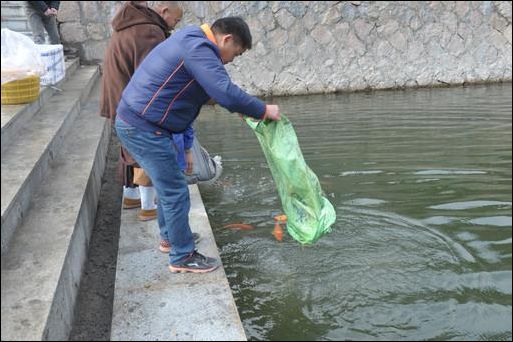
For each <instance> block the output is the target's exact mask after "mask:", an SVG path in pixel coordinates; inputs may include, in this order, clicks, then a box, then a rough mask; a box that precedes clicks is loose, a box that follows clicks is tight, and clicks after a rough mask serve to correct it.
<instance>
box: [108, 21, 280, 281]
mask: <svg viewBox="0 0 513 342" xmlns="http://www.w3.org/2000/svg"><path fill="white" fill-rule="evenodd" d="M251 44H252V38H251V33H250V31H249V27H248V25H247V24H246V23H245V22H244V21H243V20H242V19H241V18H238V17H228V18H222V19H219V20H217V21H216V22H215V23H214V24H213V25H212V27H209V26H208V25H206V24H205V25H202V26H201V27H196V26H191V27H187V28H184V29H182V30H180V31H178V32H176V33H175V34H174V35H173V36H171V37H170V38H168V39H167V40H165V41H164V42H162V43H161V44H159V45H158V46H157V47H156V48H154V49H153V50H152V51H151V52H150V53H149V54H148V56H147V57H146V58H145V59H144V61H143V62H142V63H141V65H140V66H139V68H138V69H137V70H136V71H135V73H134V75H133V77H132V79H131V80H130V82H129V83H128V85H127V87H126V88H125V90H124V91H123V95H122V97H121V101H120V102H119V105H118V108H117V117H116V124H115V125H116V131H117V134H118V137H119V139H120V141H121V143H122V144H123V145H124V146H125V148H126V149H127V150H128V151H129V152H130V154H131V155H132V156H133V157H134V158H135V160H136V161H137V162H138V163H139V165H141V166H142V168H143V169H144V170H146V171H147V173H148V175H149V176H150V179H151V180H152V182H153V184H154V185H155V189H156V191H157V194H158V198H159V201H158V208H157V210H158V211H159V215H158V216H159V220H162V221H161V222H162V223H164V225H161V231H160V235H161V238H162V239H164V240H167V241H169V244H170V245H171V249H170V252H169V257H170V265H169V270H170V271H171V272H194V273H204V272H210V271H213V270H215V269H216V268H217V267H218V266H219V264H218V262H217V260H215V259H213V258H209V257H206V256H203V255H202V254H200V253H198V252H197V251H196V249H195V244H194V240H193V238H192V233H191V229H190V226H189V210H190V200H189V190H188V188H187V183H186V180H185V178H184V175H183V173H182V171H181V170H180V168H179V166H178V163H177V159H176V151H175V149H174V148H173V139H172V134H173V133H182V132H184V131H186V130H187V129H189V127H190V126H191V125H192V123H193V121H194V120H195V119H196V117H197V116H198V114H199V112H200V109H201V106H202V105H204V104H205V103H206V102H207V101H208V100H209V99H213V100H214V101H215V102H216V103H218V104H220V105H221V106H223V107H225V108H227V109H228V110H229V111H231V112H238V113H241V114H244V115H247V116H250V117H253V118H255V119H270V120H279V119H280V113H279V108H278V106H277V105H270V104H267V105H266V104H265V103H264V102H262V101H261V100H259V99H258V98H256V97H253V96H250V95H248V94H247V93H246V92H244V91H243V90H241V89H240V88H239V87H238V86H237V85H235V84H234V83H232V81H231V80H230V77H229V76H228V73H227V72H226V69H225V67H224V64H227V63H230V62H232V61H233V59H234V58H235V57H237V56H240V55H242V54H243V53H244V52H245V51H246V50H248V49H250V48H251ZM161 222H159V223H161Z"/></svg>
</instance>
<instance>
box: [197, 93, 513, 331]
mask: <svg viewBox="0 0 513 342" xmlns="http://www.w3.org/2000/svg"><path fill="white" fill-rule="evenodd" d="M511 90H512V89H511V84H505V85H495V86H475V87H468V88H451V89H424V90H412V91H397V92H392V91H389V92H373V93H355V94H343V95H322V96H304V97H290V98H277V99H275V103H278V104H280V106H281V108H282V111H283V112H284V113H286V114H287V115H288V117H289V118H290V119H291V121H292V123H293V124H294V127H295V130H296V133H297V136H298V139H299V142H300V145H301V148H302V151H303V154H304V157H305V160H306V162H307V163H308V165H309V166H310V167H311V168H312V170H313V171H314V172H315V173H316V174H317V175H318V177H319V180H320V182H321V185H322V187H323V190H324V191H325V193H326V195H327V198H328V199H329V200H330V201H331V202H332V204H333V205H334V207H335V208H336V211H337V222H336V223H335V224H334V226H333V232H332V233H330V234H327V235H326V236H324V237H323V238H321V239H320V240H319V241H318V242H317V243H316V244H314V245H312V246H301V245H299V244H298V243H297V242H296V241H295V240H293V239H292V238H290V236H287V234H286V233H285V237H284V240H283V242H278V241H276V239H275V238H274V237H273V236H272V235H271V233H272V230H273V216H274V215H276V214H279V213H281V208H280V200H279V198H278V194H277V191H276V188H275V186H274V184H273V180H272V177H271V174H270V172H269V168H268V167H267V164H266V162H265V159H264V156H263V153H262V151H261V149H260V146H259V144H258V142H257V140H256V138H255V136H254V134H253V132H252V131H251V130H250V129H249V128H248V127H246V126H245V124H244V123H243V122H242V121H241V120H239V119H238V118H237V116H236V115H233V114H229V113H228V112H226V111H225V110H223V109H221V108H219V107H216V108H215V110H212V109H207V110H204V111H203V113H202V115H201V116H200V119H199V122H198V124H197V126H196V129H197V132H198V136H199V138H200V140H201V142H202V144H204V145H205V146H206V147H207V148H208V150H209V152H211V153H212V154H219V155H222V156H223V166H224V173H223V176H222V177H221V179H220V180H219V181H218V182H217V183H216V184H215V185H213V186H210V187H201V193H202V196H203V200H204V202H205V205H206V207H207V211H208V214H209V218H210V221H211V224H212V228H213V229H214V233H215V235H216V241H217V243H218V245H219V247H220V250H221V256H222V258H223V263H224V265H225V267H226V271H227V275H228V278H229V281H230V284H231V287H232V290H233V293H234V296H235V299H236V302H237V306H238V309H239V313H240V315H241V318H242V320H243V324H244V327H245V329H246V333H247V335H248V337H249V338H250V339H252V340H377V339H380V340H382V339H386V340H410V339H413V340H423V339H436V340H439V339H443V340H450V339H465V340H474V339H475V340H490V339H491V340H504V339H506V340H511V338H512V332H511V331H512V324H511V319H512V309H511V305H512V290H511V284H512V280H511V276H512V268H511V259H512V243H511V241H512V229H511V203H512V199H511V190H512V189H511V135H512V134H511V132H512V131H511V129H512V125H511V104H512V100H511ZM234 222H244V223H248V224H252V225H253V226H255V229H254V230H250V231H231V230H227V229H222V227H223V226H224V225H226V224H228V223H234Z"/></svg>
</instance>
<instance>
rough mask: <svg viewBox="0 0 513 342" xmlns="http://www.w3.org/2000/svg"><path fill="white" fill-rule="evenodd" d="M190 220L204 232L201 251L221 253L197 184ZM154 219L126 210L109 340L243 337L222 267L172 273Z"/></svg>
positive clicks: (192, 192)
mask: <svg viewBox="0 0 513 342" xmlns="http://www.w3.org/2000/svg"><path fill="white" fill-rule="evenodd" d="M189 191H190V195H191V211H190V216H189V217H190V224H191V228H192V230H193V231H194V232H197V233H199V234H200V235H201V240H200V242H199V244H198V246H197V248H198V250H199V251H200V252H201V253H204V254H205V255H207V256H211V257H216V258H218V259H219V260H220V258H219V252H218V250H217V246H216V243H215V240H214V236H213V233H212V228H211V227H210V223H209V221H208V216H207V213H206V212H205V207H204V206H203V202H202V200H201V195H200V193H199V190H198V187H197V186H196V185H193V186H190V187H189ZM158 243H159V232H158V224H157V222H156V221H150V222H140V221H138V220H137V210H136V209H132V210H123V211H122V215H121V233H120V241H119V252H118V264H117V272H116V287H115V292H114V309H113V317H112V330H111V340H113V341H143V340H172V341H178V340H187V341H192V340H194V341H213V340H217V341H245V340H246V335H245V333H244V329H243V327H242V323H241V321H240V317H239V314H238V312H237V308H236V306H235V301H234V299H233V296H232V293H231V290H230V286H229V284H228V280H227V279H226V274H225V272H224V268H223V267H220V268H219V269H217V270H216V271H214V272H211V273H207V274H174V273H171V272H169V270H168V268H167V266H168V263H169V257H168V255H167V254H163V253H161V252H160V251H159V250H158V249H157V248H158Z"/></svg>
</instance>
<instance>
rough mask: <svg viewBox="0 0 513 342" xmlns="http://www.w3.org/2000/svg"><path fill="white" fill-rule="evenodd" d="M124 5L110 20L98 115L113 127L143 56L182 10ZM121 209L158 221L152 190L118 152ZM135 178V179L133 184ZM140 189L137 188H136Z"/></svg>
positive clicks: (170, 4) (169, 4)
mask: <svg viewBox="0 0 513 342" xmlns="http://www.w3.org/2000/svg"><path fill="white" fill-rule="evenodd" d="M152 6H153V7H152V8H148V7H147V4H146V1H127V2H126V3H125V4H124V5H123V6H122V7H121V8H120V10H119V11H118V12H117V14H116V15H115V16H114V18H113V20H112V28H113V33H112V37H111V39H110V42H109V45H108V47H107V49H106V52H105V58H104V61H103V77H102V90H101V93H100V115H102V116H104V117H106V118H110V119H111V120H112V122H113V123H114V119H115V117H116V107H117V105H118V103H119V99H120V98H121V93H122V92H123V89H125V87H126V85H127V84H128V81H129V80H130V78H131V77H132V75H133V74H134V72H135V69H136V68H137V67H138V66H139V64H140V63H141V62H142V60H143V59H144V58H145V57H146V55H147V54H148V53H149V52H150V51H151V50H152V49H153V48H154V47H155V46H157V45H158V44H159V43H161V42H163V41H164V40H165V39H166V38H167V37H168V36H169V31H170V30H172V29H174V27H175V26H176V24H177V23H178V22H179V21H180V20H181V18H182V15H183V10H182V8H181V7H180V5H179V4H178V3H177V2H176V1H153V2H152ZM120 152H121V158H120V160H121V165H120V168H121V173H122V175H123V185H124V188H123V195H124V196H123V208H125V209H130V208H139V207H141V209H140V210H139V214H138V217H139V219H140V220H143V221H147V220H152V219H155V218H156V217H157V207H156V205H155V190H154V188H153V185H152V183H151V180H150V179H149V178H148V176H147V175H146V174H145V173H144V171H143V170H142V169H138V168H135V169H134V167H136V166H137V165H136V164H135V161H134V160H133V159H132V157H131V156H130V155H129V154H128V152H127V151H126V150H125V149H123V148H121V151H120ZM134 175H135V176H136V179H135V180H134ZM134 183H136V184H138V185H139V187H138V188H136V187H135V184H134Z"/></svg>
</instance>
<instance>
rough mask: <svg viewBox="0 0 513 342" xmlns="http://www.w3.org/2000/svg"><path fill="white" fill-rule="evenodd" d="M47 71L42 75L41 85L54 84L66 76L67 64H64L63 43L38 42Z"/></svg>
mask: <svg viewBox="0 0 513 342" xmlns="http://www.w3.org/2000/svg"><path fill="white" fill-rule="evenodd" d="M36 46H37V48H38V50H39V53H40V55H41V59H42V60H43V62H44V64H45V68H46V73H45V74H44V75H43V76H41V85H44V86H45V85H54V84H56V83H57V82H59V81H60V80H62V79H63V78H64V74H65V73H66V66H65V64H64V48H63V46H62V45H61V44H55V45H50V44H36Z"/></svg>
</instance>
